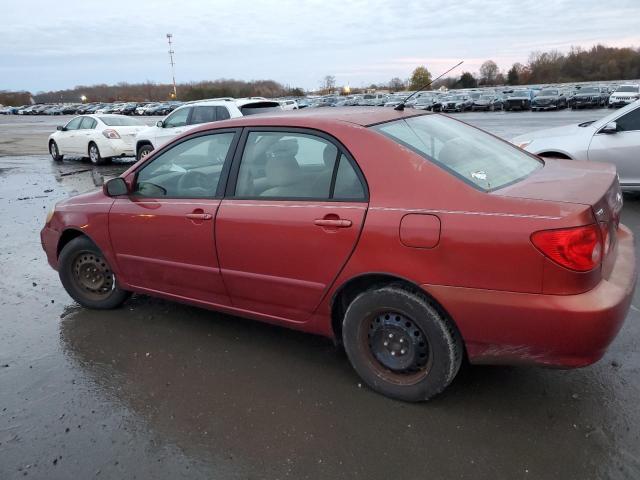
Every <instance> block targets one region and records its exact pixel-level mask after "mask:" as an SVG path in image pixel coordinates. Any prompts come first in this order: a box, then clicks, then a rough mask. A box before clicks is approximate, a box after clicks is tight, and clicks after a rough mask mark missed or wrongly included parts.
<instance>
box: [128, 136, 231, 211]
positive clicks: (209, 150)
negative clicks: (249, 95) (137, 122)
mask: <svg viewBox="0 0 640 480" xmlns="http://www.w3.org/2000/svg"><path fill="white" fill-rule="evenodd" d="M234 135H235V134H234V133H218V134H213V135H205V136H201V137H195V138H191V139H189V140H186V141H184V142H181V143H179V144H177V145H176V146H174V147H172V148H171V149H170V150H167V151H166V152H164V153H162V154H161V155H160V156H158V157H157V158H155V159H154V160H153V161H151V162H150V163H149V164H147V165H145V166H144V167H143V168H142V169H141V170H140V172H139V173H138V176H137V180H136V186H135V190H134V195H138V196H141V197H154V198H158V197H173V198H211V197H215V196H216V192H217V189H218V183H219V181H220V175H221V173H222V167H223V165H224V161H225V159H226V157H227V154H228V153H229V148H230V146H231V142H232V141H233V137H234Z"/></svg>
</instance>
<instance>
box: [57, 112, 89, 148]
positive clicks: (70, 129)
mask: <svg viewBox="0 0 640 480" xmlns="http://www.w3.org/2000/svg"><path fill="white" fill-rule="evenodd" d="M83 118H84V117H76V118H73V119H71V121H69V123H67V124H66V125H65V126H64V130H62V131H61V132H60V133H59V134H58V135H57V138H56V139H55V140H56V143H57V144H58V151H59V152H60V155H69V154H77V153H80V152H79V151H78V149H77V146H76V144H75V140H76V136H77V135H78V129H79V128H80V125H81V123H82V119H83Z"/></svg>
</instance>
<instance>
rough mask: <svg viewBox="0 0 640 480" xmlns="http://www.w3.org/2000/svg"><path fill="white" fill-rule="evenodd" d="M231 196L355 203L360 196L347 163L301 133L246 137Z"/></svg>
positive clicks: (328, 145)
mask: <svg viewBox="0 0 640 480" xmlns="http://www.w3.org/2000/svg"><path fill="white" fill-rule="evenodd" d="M336 168H337V172H336ZM334 177H336V178H335V179H334ZM332 187H333V188H332ZM235 196H237V197H244V198H246V197H249V198H272V199H280V200H285V199H315V200H329V199H332V198H336V199H358V200H360V199H364V196H365V195H364V188H363V186H362V183H361V182H360V179H359V177H358V176H357V174H356V173H355V171H354V170H353V167H352V166H351V164H350V163H349V160H348V159H347V158H346V157H345V156H344V155H342V154H341V155H340V156H339V150H338V148H337V147H336V145H334V144H333V143H332V142H330V141H328V140H325V139H324V138H320V137H318V136H315V135H309V134H305V133H290V132H251V133H249V135H248V136H247V142H246V146H245V149H244V153H243V156H242V160H241V162H240V169H239V171H238V179H237V183H236V189H235Z"/></svg>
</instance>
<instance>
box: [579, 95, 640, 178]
mask: <svg viewBox="0 0 640 480" xmlns="http://www.w3.org/2000/svg"><path fill="white" fill-rule="evenodd" d="M615 122H616V124H617V127H618V131H617V132H616V133H596V134H595V135H594V136H593V138H592V139H591V144H590V145H589V160H591V161H594V162H608V163H613V164H614V165H615V166H616V168H617V170H618V175H619V176H620V183H621V184H622V185H636V186H640V106H639V107H636V108H635V109H634V110H631V111H630V112H627V113H624V114H622V115H621V116H620V117H618V118H617V119H616V120H615Z"/></svg>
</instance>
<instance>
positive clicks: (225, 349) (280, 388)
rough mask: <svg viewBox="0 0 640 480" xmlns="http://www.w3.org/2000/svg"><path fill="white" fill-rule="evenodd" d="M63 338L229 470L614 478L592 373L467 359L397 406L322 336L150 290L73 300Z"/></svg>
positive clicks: (145, 416) (170, 435)
mask: <svg viewBox="0 0 640 480" xmlns="http://www.w3.org/2000/svg"><path fill="white" fill-rule="evenodd" d="M61 338H62V344H63V348H64V350H65V352H66V354H67V355H68V356H69V357H70V358H72V359H73V360H74V361H75V363H76V364H77V365H78V367H79V368H81V369H82V370H83V371H85V372H86V373H88V374H89V376H90V377H91V378H92V379H93V380H94V381H95V382H96V383H97V384H98V385H99V386H100V388H101V389H103V392H104V394H105V396H106V397H111V396H113V397H115V398H117V399H118V400H119V401H120V402H123V403H125V404H126V405H127V406H128V407H129V408H130V409H131V410H132V411H133V412H135V414H136V415H138V416H139V417H140V418H141V419H142V421H143V422H145V423H146V424H147V425H148V428H149V429H151V430H152V431H153V432H154V433H157V434H159V435H160V436H161V437H163V438H165V439H166V440H167V441H168V442H171V443H175V444H176V445H178V447H179V448H180V449H182V450H183V451H184V452H186V453H187V454H188V455H191V456H194V457H196V458H198V459H207V460H210V459H215V462H216V464H217V465H220V468H221V469H222V470H225V471H228V472H234V473H236V474H237V473H239V472H240V473H242V474H249V475H251V474H253V475H258V476H263V477H275V476H284V475H291V476H292V477H294V478H303V477H306V476H311V477H317V476H325V477H327V478H333V477H335V478H339V477H353V476H355V475H356V474H359V475H362V476H373V477H376V478H379V477H381V476H393V475H396V474H397V473H398V472H397V468H398V465H402V471H403V472H404V475H405V476H407V478H417V477H418V476H422V475H424V474H425V471H427V469H428V471H429V472H431V473H432V474H435V477H437V478H450V477H459V476H464V475H469V474H470V473H471V472H476V473H478V472H483V474H484V473H490V472H494V473H495V472H500V473H501V474H504V475H506V476H505V478H513V476H516V475H517V476H521V475H523V474H524V473H525V470H528V471H530V472H532V473H534V472H535V475H534V476H535V477H537V478H550V477H555V478H592V477H594V476H597V475H599V474H601V473H603V472H608V474H607V475H608V476H611V475H609V474H610V473H611V472H612V471H613V474H612V475H613V477H615V476H616V475H615V471H614V470H616V468H617V466H618V465H616V464H617V463H618V462H617V460H616V458H618V457H616V454H615V449H616V447H615V445H614V444H613V442H612V441H611V438H610V437H609V435H608V433H607V431H608V430H609V428H616V427H617V426H616V425H615V424H614V425H607V422H613V423H615V421H616V420H615V418H609V417H610V415H609V410H610V409H614V408H616V405H615V402H612V400H611V399H610V398H607V396H608V395H610V392H608V391H607V389H604V388H602V385H601V383H600V382H601V380H602V379H601V378H598V375H594V374H593V371H592V372H591V373H589V371H588V370H583V371H577V372H559V371H549V370H538V369H519V368H490V367H482V368H479V367H476V368H467V369H466V370H465V371H464V372H462V374H461V376H460V377H459V378H458V379H457V380H456V382H455V383H454V384H453V385H452V387H451V388H450V390H448V391H447V392H446V393H445V394H444V395H442V396H440V397H438V399H436V400H435V401H432V402H430V403H428V404H406V403H401V402H397V401H393V400H389V399H386V398H384V397H381V396H379V395H377V394H374V393H372V392H370V391H368V390H367V389H365V388H360V387H359V380H358V378H357V377H356V375H355V373H353V372H352V370H351V368H350V367H349V365H348V362H347V359H346V358H345V356H344V355H343V354H341V353H339V352H337V351H336V350H335V349H334V347H333V345H332V344H331V343H330V342H329V341H327V340H325V339H322V338H318V337H314V336H311V335H305V334H301V333H297V332H293V331H288V330H284V329H280V328H276V327H272V326H267V325H262V324H259V323H256V322H252V321H248V320H243V319H239V318H235V317H231V316H225V315H219V314H216V313H212V312H208V311H204V310H200V309H197V308H192V307H187V306H182V305H176V304H173V303H169V302H164V301H160V300H154V299H149V298H146V297H134V299H133V300H132V301H131V302H130V303H128V304H127V305H126V307H125V308H123V309H121V310H117V311H113V312H96V311H88V310H85V309H81V308H72V309H70V310H68V312H66V316H65V318H64V319H63V321H62V324H61ZM588 382H591V383H593V385H591V386H590V385H585V383H588ZM585 388H586V389H587V394H586V395H585V394H584V393H583V394H582V395H585V397H587V398H583V399H581V400H580V401H577V400H576V399H574V398H573V397H572V395H574V392H575V391H577V390H576V389H579V390H578V391H580V392H585ZM603 423H604V425H603ZM593 432H596V433H595V434H594V433H593ZM614 467H616V468H614ZM394 472H395V473H394ZM347 473H349V474H348V475H347ZM618 473H619V472H618ZM481 476H482V475H481ZM532 478H533V477H532Z"/></svg>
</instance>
